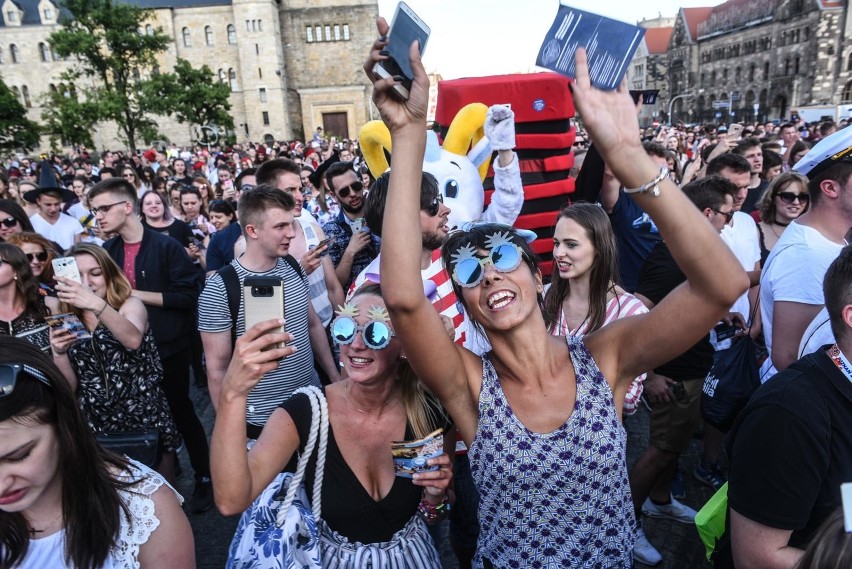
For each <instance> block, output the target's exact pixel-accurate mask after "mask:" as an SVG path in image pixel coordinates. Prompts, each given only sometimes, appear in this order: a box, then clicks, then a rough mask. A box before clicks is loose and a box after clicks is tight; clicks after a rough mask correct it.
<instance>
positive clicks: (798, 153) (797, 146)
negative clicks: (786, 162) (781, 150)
mask: <svg viewBox="0 0 852 569" xmlns="http://www.w3.org/2000/svg"><path fill="white" fill-rule="evenodd" d="M810 149H811V145H810V144H808V143H807V142H805V141H804V140H797V141H796V142H795V143H794V144H793V148H792V149H791V150H790V167H791V168H792V167H793V166H795V165H796V164H797V163H798V162H799V160H801V159H802V158H803V157H804V156H805V154H807V153H808V150H810Z"/></svg>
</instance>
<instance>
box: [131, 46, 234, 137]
mask: <svg viewBox="0 0 852 569" xmlns="http://www.w3.org/2000/svg"><path fill="white" fill-rule="evenodd" d="M145 90H146V93H145V94H146V96H147V98H148V99H149V100H150V101H151V102H152V105H153V107H154V109H155V110H156V112H157V113H159V114H162V115H165V114H173V115H174V117H175V118H176V119H177V121H178V122H180V123H188V124H191V125H198V126H209V127H214V126H215V127H219V128H220V132H221V134H222V135H223V136H224V134H225V132H224V130H228V129H230V130H233V128H234V119H233V118H232V117H231V114H230V113H229V112H228V111H230V110H231V103H230V102H229V101H228V97H229V96H230V94H231V89H230V87H229V86H228V85H226V84H225V83H221V82H220V81H217V80H216V77H215V76H214V74H213V70H212V69H210V67H208V66H207V65H204V66H202V67H201V68H194V67H193V66H192V64H191V63H189V61H187V60H185V59H180V58H178V60H177V65H175V67H174V73H162V74H157V75H154V76H152V77H151V80H150V81H148V82H147V83H146V84H145ZM201 132H203V133H204V134H206V133H207V131H204V130H202V131H201ZM199 142H200V143H202V144H204V143H206V142H207V141H206V140H200V141H199Z"/></svg>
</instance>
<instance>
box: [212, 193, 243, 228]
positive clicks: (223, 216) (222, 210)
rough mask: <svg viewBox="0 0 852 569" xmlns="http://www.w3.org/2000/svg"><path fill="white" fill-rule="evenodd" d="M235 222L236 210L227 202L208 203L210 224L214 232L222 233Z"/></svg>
mask: <svg viewBox="0 0 852 569" xmlns="http://www.w3.org/2000/svg"><path fill="white" fill-rule="evenodd" d="M235 221H237V210H235V209H234V206H232V205H231V202H229V201H228V200H213V201H212V202H210V223H211V224H213V227H215V228H216V231H222V230H223V229H225V228H226V227H228V226H229V225H231V224H232V223H234V222H235Z"/></svg>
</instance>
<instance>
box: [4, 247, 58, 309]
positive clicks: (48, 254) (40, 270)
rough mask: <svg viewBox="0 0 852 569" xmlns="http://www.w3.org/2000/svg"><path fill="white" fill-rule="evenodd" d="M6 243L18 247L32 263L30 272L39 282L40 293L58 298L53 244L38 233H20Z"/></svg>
mask: <svg viewBox="0 0 852 569" xmlns="http://www.w3.org/2000/svg"><path fill="white" fill-rule="evenodd" d="M6 243H10V244H12V245H15V246H16V247H18V248H19V249H20V250H21V251H23V252H24V255H26V257H27V260H28V261H29V262H30V271H32V273H33V276H34V277H35V278H36V280H37V281H38V286H39V292H40V293H41V294H42V295H45V296H56V291H54V286H55V285H56V283H55V282H54V280H53V259H55V258H56V248H55V247H54V245H53V243H51V242H50V241H48V240H47V239H45V238H44V237H42V236H41V235H40V234H38V233H30V232H24V233H18V234H16V235H10V236H9V237H7V238H6Z"/></svg>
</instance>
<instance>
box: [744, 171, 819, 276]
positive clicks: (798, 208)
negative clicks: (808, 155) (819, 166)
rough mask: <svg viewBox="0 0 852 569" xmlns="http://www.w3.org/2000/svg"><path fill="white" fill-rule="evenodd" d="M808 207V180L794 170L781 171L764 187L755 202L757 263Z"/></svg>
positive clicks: (762, 262) (764, 257) (761, 260)
mask: <svg viewBox="0 0 852 569" xmlns="http://www.w3.org/2000/svg"><path fill="white" fill-rule="evenodd" d="M808 205H810V196H809V195H808V179H807V178H806V177H805V176H802V175H801V174H799V173H798V172H796V171H794V170H790V171H789V172H784V173H783V174H781V175H780V176H778V177H777V178H775V179H774V180H772V182H770V184H769V186H768V187H767V188H766V191H765V192H764V193H763V197H762V198H761V199H760V202H759V203H758V206H757V208H758V211H759V212H760V222H759V223H758V224H757V227H758V229H759V230H760V264H761V266H762V265H763V264H764V263H765V262H766V259H767V258H768V257H769V252H770V251H771V250H772V248H773V247H774V246H775V244H776V243H778V240H779V239H780V238H781V235H782V234H783V233H784V230H785V229H787V226H788V225H790V222H791V221H793V220H794V219H796V218H797V217H799V216H800V215H802V214H803V213H805V212H806V211H807V210H808Z"/></svg>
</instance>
